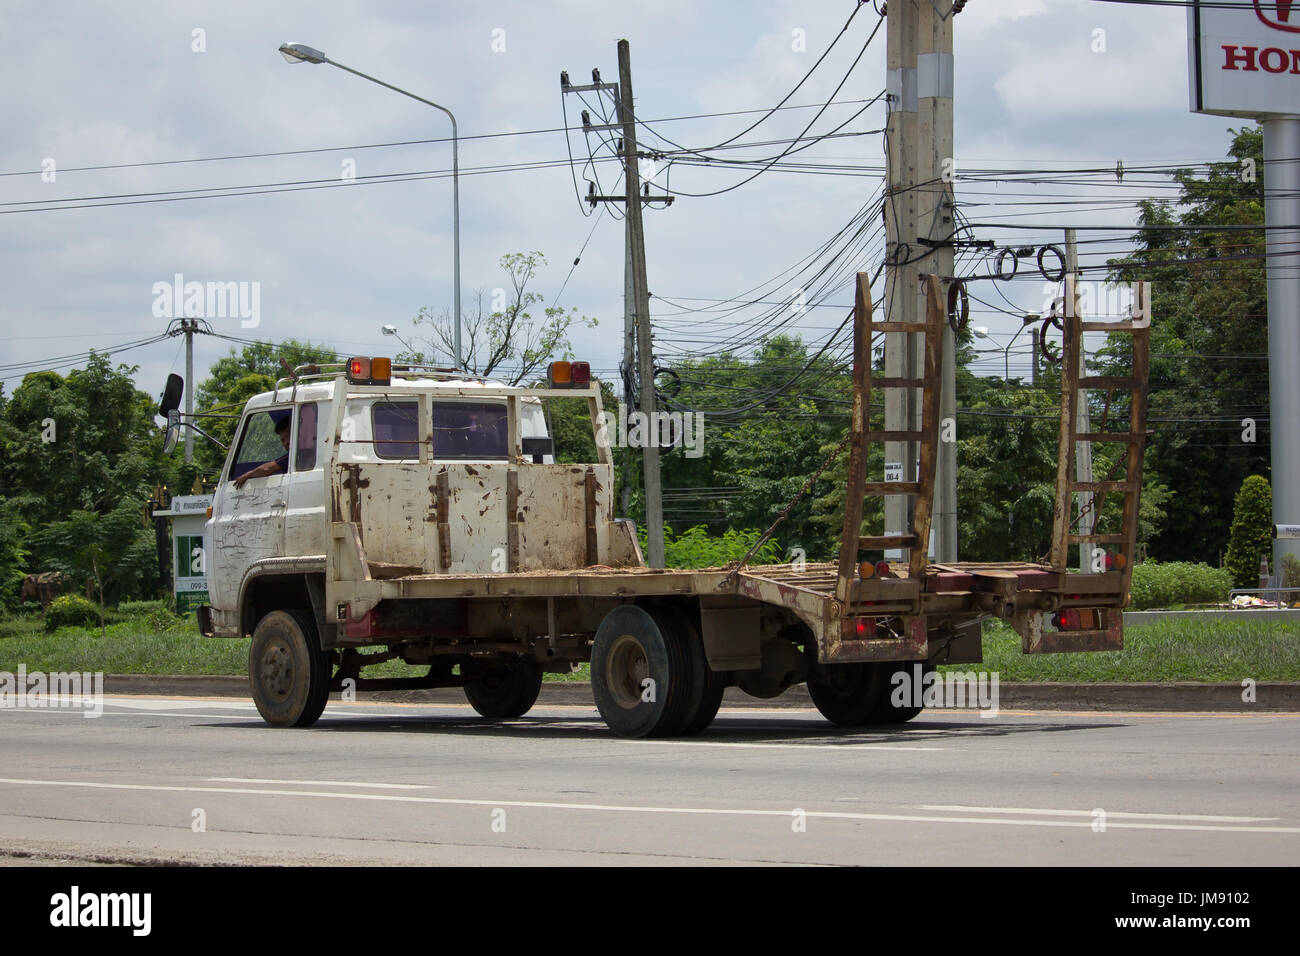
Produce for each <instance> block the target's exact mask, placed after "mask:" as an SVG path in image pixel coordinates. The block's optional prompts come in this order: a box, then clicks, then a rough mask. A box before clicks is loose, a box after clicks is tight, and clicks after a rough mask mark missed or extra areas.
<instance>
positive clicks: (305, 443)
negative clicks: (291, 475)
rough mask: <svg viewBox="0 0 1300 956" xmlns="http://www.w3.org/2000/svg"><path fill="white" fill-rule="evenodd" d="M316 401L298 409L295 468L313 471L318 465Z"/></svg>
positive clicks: (296, 469) (295, 469)
mask: <svg viewBox="0 0 1300 956" xmlns="http://www.w3.org/2000/svg"><path fill="white" fill-rule="evenodd" d="M316 407H317V403H316V402H309V403H308V404H306V405H302V406H300V407H299V409H298V444H297V446H296V451H295V453H294V459H293V470H294V471H311V470H312V469H313V468H315V467H316Z"/></svg>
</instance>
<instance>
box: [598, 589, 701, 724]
mask: <svg viewBox="0 0 1300 956" xmlns="http://www.w3.org/2000/svg"><path fill="white" fill-rule="evenodd" d="M694 670H695V668H694V667H693V666H692V661H691V653H690V647H689V642H688V641H687V640H686V639H684V638H683V636H682V635H681V633H680V625H679V624H678V623H677V621H676V620H675V618H674V616H673V615H672V614H671V613H669V612H665V611H658V610H651V609H648V608H643V607H639V606H637V605H635V604H624V605H622V606H620V607H616V608H614V610H612V611H610V612H609V613H608V614H606V615H605V618H604V620H602V621H601V622H600V627H599V628H597V630H596V639H595V641H594V642H593V644H592V648H591V691H592V696H593V697H595V699H596V708H597V709H598V710H599V711H600V716H601V717H602V718H603V719H604V721H605V724H606V726H608V727H609V729H610V730H612V731H614V733H616V734H617V735H618V736H620V737H663V736H667V735H670V734H673V733H677V732H678V731H679V730H680V729H681V728H682V727H683V726H684V725H685V723H686V717H687V716H688V710H689V709H690V707H691V703H692V700H693V692H692V684H693V674H692V672H693V671H694ZM646 680H651V681H653V682H654V683H653V684H652V685H648V684H646V683H645V681H646ZM651 689H653V694H652V698H653V699H652V700H646V699H645V696H644V695H645V693H646V692H647V691H648V690H651ZM694 699H695V700H697V701H698V698H694Z"/></svg>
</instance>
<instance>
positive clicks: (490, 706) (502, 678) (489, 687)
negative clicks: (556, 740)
mask: <svg viewBox="0 0 1300 956" xmlns="http://www.w3.org/2000/svg"><path fill="white" fill-rule="evenodd" d="M541 689H542V671H541V669H540V668H539V667H538V666H537V664H536V662H534V661H530V660H524V659H523V658H520V659H519V660H517V661H515V662H514V663H511V664H507V665H504V666H502V667H494V668H492V669H491V670H488V671H485V672H484V674H483V675H482V676H481V677H478V678H476V679H475V680H472V681H469V682H468V683H466V684H465V699H466V700H468V701H469V705H470V706H471V707H473V708H474V709H475V710H476V711H478V712H479V714H480V715H481V716H483V717H487V718H488V719H489V720H509V719H511V718H514V717H522V716H523V715H524V714H526V713H528V711H529V710H531V709H532V706H533V704H535V703H537V695H538V694H539V693H540V692H541Z"/></svg>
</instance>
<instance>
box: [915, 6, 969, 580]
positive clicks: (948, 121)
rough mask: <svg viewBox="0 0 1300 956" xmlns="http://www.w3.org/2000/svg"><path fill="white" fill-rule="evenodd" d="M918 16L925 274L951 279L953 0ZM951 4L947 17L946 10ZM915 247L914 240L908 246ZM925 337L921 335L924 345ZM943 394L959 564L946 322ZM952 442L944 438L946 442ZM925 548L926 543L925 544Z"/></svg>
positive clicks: (945, 456) (946, 522)
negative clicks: (928, 251)
mask: <svg viewBox="0 0 1300 956" xmlns="http://www.w3.org/2000/svg"><path fill="white" fill-rule="evenodd" d="M909 6H910V7H912V8H913V9H915V10H916V11H917V13H918V14H919V20H918V24H917V47H916V98H917V99H916V102H917V106H916V125H917V147H916V155H917V160H918V163H919V166H920V172H919V175H918V177H917V180H916V182H917V183H918V184H919V183H924V184H925V185H923V186H920V188H918V189H917V191H916V202H917V207H916V208H917V231H916V233H915V235H916V236H917V238H918V240H919V239H920V238H925V239H928V240H929V241H930V243H936V244H938V245H931V246H928V247H927V249H930V248H932V249H933V250H934V252H933V254H932V255H930V256H929V258H928V259H927V260H926V263H925V267H924V268H919V269H918V280H919V274H920V273H921V272H927V273H934V274H936V275H938V276H940V277H950V276H951V275H952V273H953V245H952V243H953V240H954V239H955V238H956V236H955V235H954V232H955V230H954V229H953V222H954V221H955V210H954V205H953V195H952V189H953V185H952V184H953V179H954V178H955V172H956V170H955V167H954V163H953V155H952V152H953V149H952V147H953V142H952V141H953V130H952V126H953V119H952V99H953V59H952V19H953V16H954V15H955V14H956V12H957V11H956V6H957V5H956V4H955V3H953V2H952V0H947V2H946V3H944V2H943V0H920V2H919V3H918V2H916V0H912V3H911V4H909ZM941 6H946V7H947V8H948V9H947V12H946V13H943V12H941V10H940V7H941ZM909 241H910V240H909ZM913 291H914V293H915V294H916V295H917V299H918V304H917V315H918V316H923V315H925V290H924V287H923V286H922V285H921V283H920V282H919V281H917V282H916V284H915V286H914V287H913ZM919 338H920V337H919V336H918V339H919ZM941 355H942V359H941V362H942V364H941V375H940V377H941V385H940V390H939V421H940V429H939V438H940V440H939V447H938V449H937V452H938V455H937V457H938V462H937V469H936V474H935V503H934V529H935V540H934V556H935V558H936V559H937V560H939V561H956V560H957V441H956V421H957V338H956V333H954V331H953V329H952V326H951V324H949V323H944V327H943V349H942V353H941ZM945 435H946V436H947V437H949V438H951V439H952V440H951V441H946V440H944V436H945ZM922 544H923V545H924V544H925V542H922Z"/></svg>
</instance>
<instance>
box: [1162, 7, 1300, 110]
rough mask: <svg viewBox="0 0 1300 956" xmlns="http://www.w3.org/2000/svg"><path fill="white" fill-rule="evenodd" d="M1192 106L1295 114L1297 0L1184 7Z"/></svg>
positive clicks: (1299, 103) (1299, 49)
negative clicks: (1185, 11) (1186, 8)
mask: <svg viewBox="0 0 1300 956" xmlns="http://www.w3.org/2000/svg"><path fill="white" fill-rule="evenodd" d="M1187 47H1188V49H1187V62H1188V67H1189V72H1190V74H1191V98H1192V110H1193V111H1195V112H1197V113H1215V114H1218V115H1220V116H1251V117H1263V116H1279V115H1293V114H1296V113H1300V2H1296V0H1207V2H1200V0H1197V2H1195V3H1193V4H1192V5H1191V6H1190V7H1189V8H1188V11H1187Z"/></svg>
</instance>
